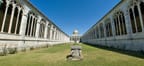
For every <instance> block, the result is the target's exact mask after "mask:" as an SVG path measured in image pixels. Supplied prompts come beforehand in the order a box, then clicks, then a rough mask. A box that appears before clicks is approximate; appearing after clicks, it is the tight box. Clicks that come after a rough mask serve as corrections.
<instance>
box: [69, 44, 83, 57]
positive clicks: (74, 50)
mask: <svg viewBox="0 0 144 66" xmlns="http://www.w3.org/2000/svg"><path fill="white" fill-rule="evenodd" d="M81 49H82V47H81V46H78V45H74V46H71V53H70V55H68V56H67V60H82V59H83V57H82V53H81V52H82V51H81Z"/></svg>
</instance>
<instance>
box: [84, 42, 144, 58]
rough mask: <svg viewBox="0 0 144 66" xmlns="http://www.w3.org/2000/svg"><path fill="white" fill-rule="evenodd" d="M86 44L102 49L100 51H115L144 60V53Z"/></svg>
mask: <svg viewBox="0 0 144 66" xmlns="http://www.w3.org/2000/svg"><path fill="white" fill-rule="evenodd" d="M84 44H86V45H89V46H93V47H96V48H100V49H104V50H108V51H113V52H117V53H121V54H126V55H129V56H133V57H137V58H141V59H144V51H139V52H136V51H128V50H122V49H117V48H113V47H106V46H100V45H91V44H88V43H84Z"/></svg>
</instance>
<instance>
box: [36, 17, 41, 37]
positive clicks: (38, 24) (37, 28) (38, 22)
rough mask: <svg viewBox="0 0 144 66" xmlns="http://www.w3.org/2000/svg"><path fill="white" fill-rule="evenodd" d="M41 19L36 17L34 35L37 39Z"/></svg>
mask: <svg viewBox="0 0 144 66" xmlns="http://www.w3.org/2000/svg"><path fill="white" fill-rule="evenodd" d="M41 19H42V18H41V17H40V16H39V17H38V21H37V27H36V34H35V36H36V38H38V37H39V30H40V21H41Z"/></svg>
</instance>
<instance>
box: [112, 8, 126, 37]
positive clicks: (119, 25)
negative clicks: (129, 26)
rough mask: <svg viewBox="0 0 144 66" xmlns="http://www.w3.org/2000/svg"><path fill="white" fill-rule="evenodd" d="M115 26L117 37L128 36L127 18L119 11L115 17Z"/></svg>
mask: <svg viewBox="0 0 144 66" xmlns="http://www.w3.org/2000/svg"><path fill="white" fill-rule="evenodd" d="M114 25H115V33H116V35H124V34H127V31H126V24H125V17H124V13H123V12H122V11H119V12H117V13H116V14H115V16H114Z"/></svg>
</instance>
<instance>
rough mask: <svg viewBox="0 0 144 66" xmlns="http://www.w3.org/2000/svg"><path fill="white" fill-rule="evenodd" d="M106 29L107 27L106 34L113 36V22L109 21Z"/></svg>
mask: <svg viewBox="0 0 144 66" xmlns="http://www.w3.org/2000/svg"><path fill="white" fill-rule="evenodd" d="M105 29H106V36H107V37H110V36H112V26H111V22H107V23H106V24H105Z"/></svg>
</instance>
